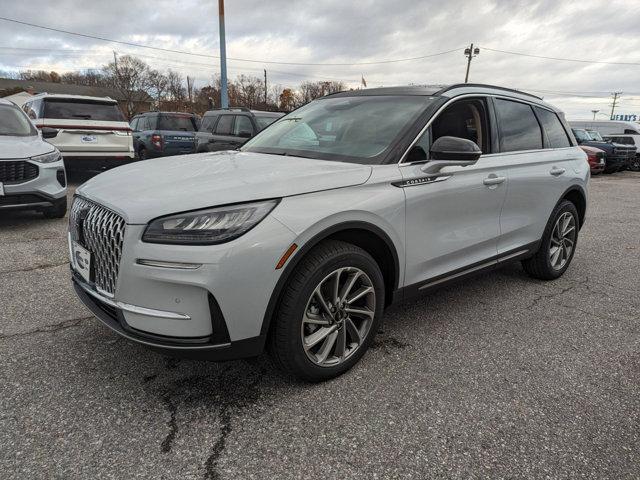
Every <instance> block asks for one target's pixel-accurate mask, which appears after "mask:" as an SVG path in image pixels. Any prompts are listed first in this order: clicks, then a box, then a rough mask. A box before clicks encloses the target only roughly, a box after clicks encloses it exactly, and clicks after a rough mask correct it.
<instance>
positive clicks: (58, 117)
mask: <svg viewBox="0 0 640 480" xmlns="http://www.w3.org/2000/svg"><path fill="white" fill-rule="evenodd" d="M42 116H43V121H42V124H41V125H40V126H46V127H52V128H56V129H58V135H57V136H56V137H55V138H53V139H51V143H52V144H54V145H55V146H56V147H58V149H59V150H60V151H61V152H62V154H63V155H70V156H83V155H89V154H91V155H97V154H112V155H117V154H130V153H131V151H132V149H133V139H132V136H131V128H130V126H129V124H128V123H127V122H126V121H125V119H124V117H123V115H122V112H120V109H119V107H118V104H117V103H116V102H115V101H108V100H105V101H100V100H91V99H77V98H56V97H49V98H45V99H44V107H43V112H42Z"/></svg>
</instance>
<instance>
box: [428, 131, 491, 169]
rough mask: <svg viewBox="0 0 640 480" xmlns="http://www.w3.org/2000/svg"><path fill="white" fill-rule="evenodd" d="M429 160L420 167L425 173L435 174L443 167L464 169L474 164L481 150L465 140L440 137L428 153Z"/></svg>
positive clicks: (473, 143)
mask: <svg viewBox="0 0 640 480" xmlns="http://www.w3.org/2000/svg"><path fill="white" fill-rule="evenodd" d="M429 153H430V156H431V160H430V161H429V162H428V163H427V164H425V166H424V167H422V171H423V172H425V173H437V172H439V171H440V170H441V169H442V168H444V167H451V166H457V167H466V166H469V165H473V164H475V163H476V162H477V161H478V159H479V158H480V155H482V150H480V147H478V145H476V144H475V142H472V141H471V140H467V139H466V138H459V137H440V138H438V139H437V140H436V141H435V142H433V145H432V146H431V150H430V151H429Z"/></svg>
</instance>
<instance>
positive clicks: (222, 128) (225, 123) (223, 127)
mask: <svg viewBox="0 0 640 480" xmlns="http://www.w3.org/2000/svg"><path fill="white" fill-rule="evenodd" d="M232 126H233V115H222V116H221V117H220V120H219V121H218V125H217V126H216V133H217V134H218V135H231V127H232Z"/></svg>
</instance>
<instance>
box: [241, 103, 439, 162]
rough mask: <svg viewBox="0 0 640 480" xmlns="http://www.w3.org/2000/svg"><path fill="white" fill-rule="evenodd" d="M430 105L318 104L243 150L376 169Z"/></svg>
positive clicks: (279, 123)
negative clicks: (370, 166)
mask: <svg viewBox="0 0 640 480" xmlns="http://www.w3.org/2000/svg"><path fill="white" fill-rule="evenodd" d="M432 101H433V99H432V98H430V97H421V96H357V97H337V98H324V99H321V100H315V101H313V102H311V103H309V104H307V105H305V106H304V107H302V108H299V109H298V110H296V111H294V112H292V113H290V114H289V115H287V116H286V117H283V118H281V119H280V120H278V121H277V122H276V123H274V124H273V125H272V126H270V127H269V128H267V129H266V130H264V131H262V132H261V133H259V134H258V135H257V136H256V137H254V138H253V139H252V140H250V141H249V142H247V143H246V144H245V145H244V146H243V147H242V148H241V150H243V151H248V152H260V153H273V154H278V155H293V156H299V157H306V158H315V159H322V160H335V161H342V162H351V163H362V164H378V163H381V162H382V161H383V160H384V157H385V155H386V154H387V153H388V152H389V150H390V149H391V147H392V145H393V143H394V141H395V140H396V139H397V138H398V137H399V136H400V135H401V134H402V132H403V130H404V129H405V128H406V127H407V126H408V125H411V124H412V123H413V122H415V120H416V119H417V117H418V115H420V113H422V112H423V111H424V109H425V108H426V107H427V105H429V104H430V103H431V102H432Z"/></svg>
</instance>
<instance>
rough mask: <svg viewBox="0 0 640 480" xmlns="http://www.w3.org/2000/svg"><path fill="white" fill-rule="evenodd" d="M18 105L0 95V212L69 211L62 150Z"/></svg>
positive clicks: (61, 214) (59, 213) (55, 215)
mask: <svg viewBox="0 0 640 480" xmlns="http://www.w3.org/2000/svg"><path fill="white" fill-rule="evenodd" d="M56 133H57V132H56V131H55V130H54V129H51V128H43V129H42V132H38V130H37V129H36V128H35V127H34V125H33V124H32V123H31V121H30V120H29V118H28V117H27V116H26V115H25V114H24V112H23V111H22V110H20V108H19V107H17V106H16V105H15V104H13V103H11V102H8V101H7V100H2V99H1V98H0V212H1V211H2V210H8V209H23V210H38V211H41V212H42V213H44V215H45V216H46V217H49V218H62V217H64V215H65V213H66V212H67V181H66V177H65V172H64V164H63V162H62V157H61V156H60V152H59V151H58V150H57V149H56V148H55V147H54V146H53V145H51V144H50V143H47V142H46V141H44V140H43V139H42V137H45V138H46V137H52V136H54V135H55V134H56Z"/></svg>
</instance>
